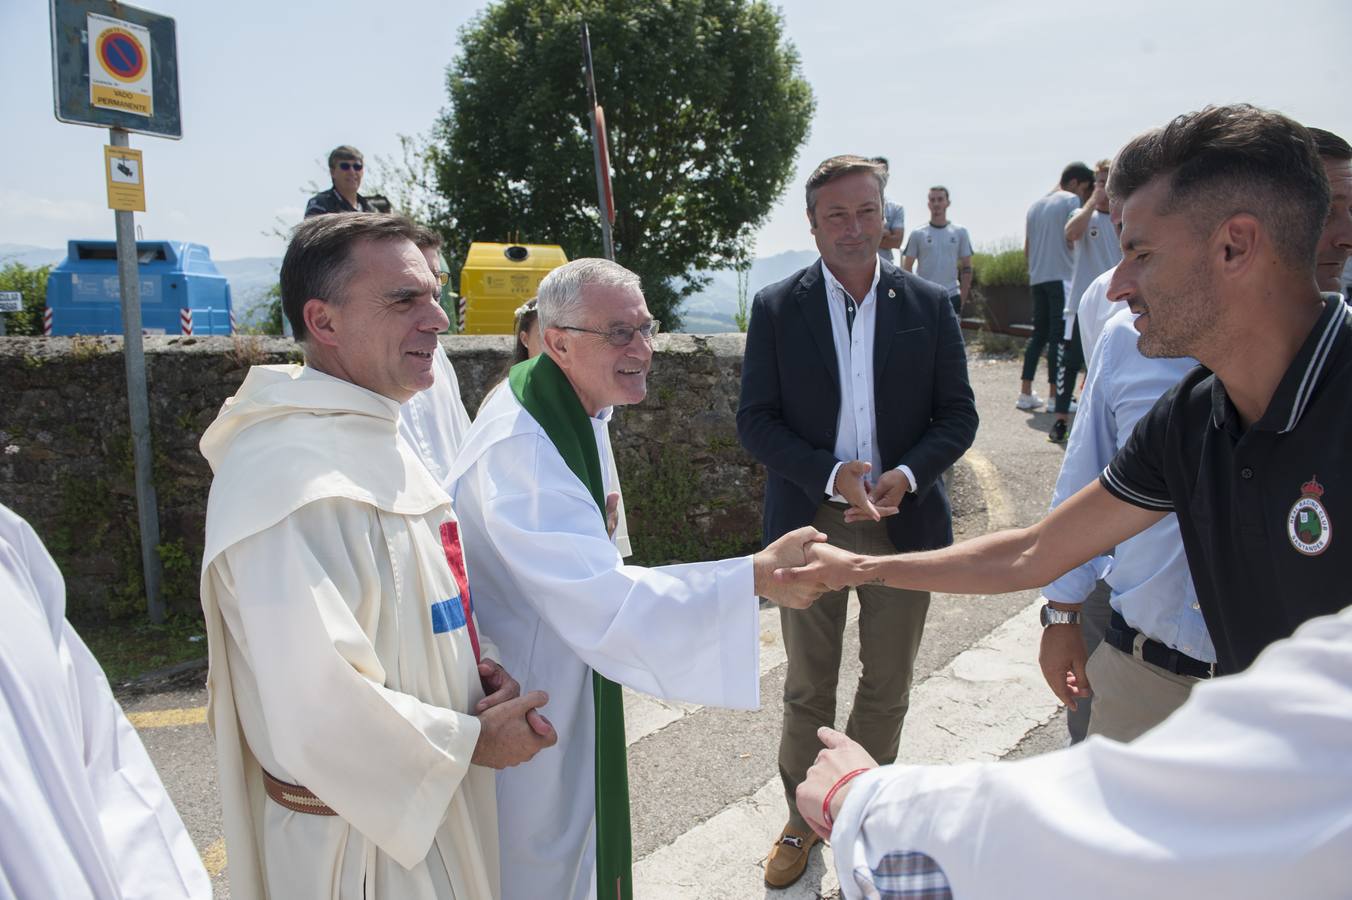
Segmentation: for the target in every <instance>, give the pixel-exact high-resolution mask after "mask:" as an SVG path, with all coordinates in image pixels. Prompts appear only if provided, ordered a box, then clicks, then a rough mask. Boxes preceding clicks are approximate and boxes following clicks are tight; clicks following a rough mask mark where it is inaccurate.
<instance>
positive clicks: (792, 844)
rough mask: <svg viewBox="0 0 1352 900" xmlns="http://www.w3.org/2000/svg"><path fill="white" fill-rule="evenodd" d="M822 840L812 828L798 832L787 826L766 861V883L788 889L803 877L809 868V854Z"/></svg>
mask: <svg viewBox="0 0 1352 900" xmlns="http://www.w3.org/2000/svg"><path fill="white" fill-rule="evenodd" d="M819 840H821V838H819V837H817V833H816V832H815V831H813V830H812V829H811V828H805V829H803V830H801V831H800V830H798V829H797V828H794V827H793V826H792V825H785V826H784V830H783V831H781V832H780V833H779V839H778V840H777V841H775V846H774V847H773V848H772V849H771V850H770V855H769V856H768V857H767V858H766V860H765V883H766V884H767V885H769V886H770V887H772V888H786V887H788V886H789V885H791V884H793V883H794V882H795V881H797V880H798V879H799V878H802V877H803V870H804V869H806V868H807V854H808V851H809V850H811V849H812V845H813V844H815V843H817V842H818V841H819Z"/></svg>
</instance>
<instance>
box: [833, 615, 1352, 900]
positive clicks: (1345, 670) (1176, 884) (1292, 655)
mask: <svg viewBox="0 0 1352 900" xmlns="http://www.w3.org/2000/svg"><path fill="white" fill-rule="evenodd" d="M1350 746H1352V608H1349V609H1348V610H1344V611H1343V613H1341V614H1340V615H1338V616H1328V617H1325V618H1322V619H1317V620H1314V621H1312V622H1308V623H1306V624H1305V625H1304V626H1302V628H1301V629H1300V630H1299V631H1298V632H1297V633H1296V635H1295V636H1294V637H1293V638H1291V639H1289V640H1287V641H1283V642H1280V643H1279V644H1275V645H1273V646H1272V647H1270V648H1269V649H1268V650H1267V651H1266V652H1264V654H1263V655H1262V656H1260V657H1259V659H1258V661H1257V662H1256V663H1255V664H1254V665H1253V666H1252V667H1251V668H1250V669H1249V670H1248V671H1246V672H1244V673H1241V674H1239V675H1234V676H1229V677H1226V678H1220V679H1217V680H1216V681H1214V682H1208V683H1204V684H1201V685H1198V686H1197V687H1196V688H1195V689H1194V690H1193V693H1192V696H1191V698H1190V699H1189V700H1188V702H1187V703H1186V704H1185V705H1184V706H1183V707H1182V708H1181V709H1180V710H1179V711H1178V712H1176V713H1175V714H1174V715H1173V716H1171V717H1170V718H1169V719H1168V720H1167V721H1166V722H1164V723H1163V724H1162V725H1160V726H1159V727H1157V728H1155V729H1154V730H1152V731H1150V732H1149V733H1147V734H1146V735H1144V736H1143V737H1141V738H1139V739H1137V740H1136V741H1135V742H1133V743H1131V744H1119V743H1116V742H1113V741H1108V740H1105V739H1103V738H1098V737H1093V738H1090V739H1089V740H1088V741H1085V742H1084V743H1083V744H1080V745H1078V746H1076V747H1073V748H1070V749H1068V750H1062V751H1058V752H1055V753H1049V754H1046V755H1044V756H1040V757H1034V758H1032V759H1027V760H1020V761H1018V762H1012V763H998V762H997V763H971V764H966V765H961V766H949V767H943V766H891V767H886V768H883V769H880V770H878V771H876V772H873V773H869V774H868V775H864V776H861V777H860V778H859V779H857V781H856V783H855V785H854V786H853V787H852V789H851V791H850V793H849V795H848V797H847V798H846V802H845V804H844V806H843V807H842V809H841V814H840V816H839V817H838V819H837V820H836V824H835V828H834V830H833V832H832V842H831V843H832V847H833V849H834V851H835V855H836V867H837V870H838V872H839V875H840V881H841V884H842V886H843V888H844V892H845V896H846V897H860V896H866V895H865V894H862V893H861V892H860V888H859V887H858V886H857V885H856V884H855V877H854V875H855V873H856V871H867V870H868V868H869V867H870V866H876V864H877V862H878V860H879V859H881V858H882V857H883V856H884V855H885V854H887V853H889V852H893V851H898V850H910V851H919V852H922V853H926V854H928V855H930V856H932V857H933V858H934V859H935V860H936V861H937V862H938V864H939V865H940V866H941V867H942V868H943V870H944V872H945V873H946V875H947V877H948V879H949V881H950V883H951V885H952V888H953V894H954V896H957V897H1002V898H1030V900H1031V898H1037V900H1053V898H1060V897H1064V898H1068V900H1069V898H1081V897H1083V896H1084V891H1085V889H1086V885H1093V893H1094V896H1095V897H1096V898H1100V900H1104V898H1113V897H1122V898H1128V897H1150V898H1151V900H1175V898H1177V900H1184V898H1189V900H1191V898H1196V897H1226V898H1231V900H1242V898H1254V900H1257V898H1271V897H1281V896H1292V895H1295V894H1298V895H1299V896H1300V897H1302V898H1314V900H1322V898H1327V900H1334V898H1346V897H1347V896H1349V886H1350V885H1352V874H1350V873H1352V870H1349V868H1348V865H1347V860H1348V859H1349V858H1352V813H1349V810H1352V754H1349V753H1348V752H1347V748H1348V747H1350Z"/></svg>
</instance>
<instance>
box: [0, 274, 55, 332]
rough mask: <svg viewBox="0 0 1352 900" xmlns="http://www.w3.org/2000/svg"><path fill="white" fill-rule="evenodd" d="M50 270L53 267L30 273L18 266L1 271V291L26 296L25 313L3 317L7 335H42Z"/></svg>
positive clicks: (23, 311) (24, 298) (24, 300)
mask: <svg viewBox="0 0 1352 900" xmlns="http://www.w3.org/2000/svg"><path fill="white" fill-rule="evenodd" d="M51 270H52V267H51V266H38V267H37V268H36V269H30V268H28V267H27V266H25V265H23V264H22V263H16V262H12V263H10V264H9V265H7V266H5V267H4V268H3V269H0V291H18V292H19V293H21V294H23V310H22V311H20V312H14V313H0V315H3V316H4V317H5V333H6V334H12V335H28V336H34V335H41V334H42V310H43V309H44V308H45V307H46V306H47V273H49V272H50V271H51Z"/></svg>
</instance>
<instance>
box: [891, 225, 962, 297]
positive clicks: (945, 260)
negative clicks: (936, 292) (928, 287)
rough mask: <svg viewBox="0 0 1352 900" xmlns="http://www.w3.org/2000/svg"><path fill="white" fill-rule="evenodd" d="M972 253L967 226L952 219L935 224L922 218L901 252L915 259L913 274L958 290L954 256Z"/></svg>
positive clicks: (955, 258) (946, 287)
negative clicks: (922, 222) (951, 220)
mask: <svg viewBox="0 0 1352 900" xmlns="http://www.w3.org/2000/svg"><path fill="white" fill-rule="evenodd" d="M971 255H972V239H971V238H970V237H969V236H968V234H967V229H966V228H963V227H962V226H961V225H958V224H956V223H954V222H949V223H948V224H947V225H943V226H938V225H933V224H931V223H929V222H926V223H925V224H924V225H921V226H920V227H919V228H917V229H916V230H915V231H912V232H911V236H910V237H909V238H907V240H906V249H905V250H904V251H903V252H902V256H908V257H914V258H915V259H916V267H915V274H917V275H919V276H920V277H921V278H923V279H925V280H926V281H932V282H934V283H935V284H937V285H939V286H940V287H942V288H945V289H947V291H948V293H949V294H950V295H952V294H956V293H958V291H959V289H960V285H959V284H958V260H959V259H962V258H963V257H964V256H971Z"/></svg>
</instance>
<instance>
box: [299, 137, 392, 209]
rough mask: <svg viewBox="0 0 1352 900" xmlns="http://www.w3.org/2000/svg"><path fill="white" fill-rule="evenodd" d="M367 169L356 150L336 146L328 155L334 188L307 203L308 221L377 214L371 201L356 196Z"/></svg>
mask: <svg viewBox="0 0 1352 900" xmlns="http://www.w3.org/2000/svg"><path fill="white" fill-rule="evenodd" d="M365 167H366V162H365V161H364V160H363V159H362V155H361V151H360V150H358V149H357V148H356V147H349V146H348V145H347V144H343V145H342V146H341V147H334V148H333V151H332V152H330V153H329V178H330V179H331V180H332V181H333V186H332V187H330V188H329V189H328V190H327V191H320V192H319V193H318V194H315V195H314V196H313V197H311V198H310V202H309V203H306V204H305V218H307V219H308V218H310V217H311V216H321V215H324V214H325V213H340V212H378V211H379V210H377V209H376V207H375V206H374V205H373V204H372V203H371V201H370V200H368V199H367V198H365V197H363V196H362V195H361V194H359V193H357V189H358V188H360V187H361V179H362V170H363V169H365ZM383 211H384V212H389V210H383Z"/></svg>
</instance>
